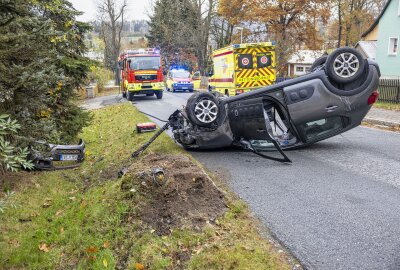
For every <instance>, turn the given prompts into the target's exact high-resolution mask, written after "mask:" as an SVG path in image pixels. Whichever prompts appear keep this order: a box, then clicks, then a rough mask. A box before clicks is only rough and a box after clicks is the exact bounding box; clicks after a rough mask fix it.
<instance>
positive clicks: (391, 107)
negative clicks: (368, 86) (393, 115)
mask: <svg viewBox="0 0 400 270" xmlns="http://www.w3.org/2000/svg"><path fill="white" fill-rule="evenodd" d="M374 107H375V108H380V109H386V110H392V111H400V104H394V103H385V102H377V103H375V104H374Z"/></svg>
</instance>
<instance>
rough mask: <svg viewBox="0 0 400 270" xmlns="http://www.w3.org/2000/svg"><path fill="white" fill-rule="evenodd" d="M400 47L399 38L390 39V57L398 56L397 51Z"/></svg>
mask: <svg viewBox="0 0 400 270" xmlns="http://www.w3.org/2000/svg"><path fill="white" fill-rule="evenodd" d="M398 46H399V39H398V38H393V37H391V38H389V52H388V54H390V55H397V50H398Z"/></svg>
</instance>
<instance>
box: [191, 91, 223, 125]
mask: <svg viewBox="0 0 400 270" xmlns="http://www.w3.org/2000/svg"><path fill="white" fill-rule="evenodd" d="M186 113H187V115H188V117H189V119H190V120H191V121H192V123H194V124H196V125H198V126H200V127H211V126H212V125H213V124H214V123H216V121H217V119H218V117H219V101H218V99H217V98H216V97H215V96H214V95H213V94H211V93H208V92H201V93H196V94H194V95H192V96H191V97H190V98H189V99H188V102H187V105H186Z"/></svg>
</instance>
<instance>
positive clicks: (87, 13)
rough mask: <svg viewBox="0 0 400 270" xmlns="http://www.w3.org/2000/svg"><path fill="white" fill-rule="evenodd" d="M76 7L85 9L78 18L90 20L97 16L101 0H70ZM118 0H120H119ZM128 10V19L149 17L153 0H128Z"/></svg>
mask: <svg viewBox="0 0 400 270" xmlns="http://www.w3.org/2000/svg"><path fill="white" fill-rule="evenodd" d="M69 1H70V2H71V3H72V4H73V5H74V8H75V9H77V10H79V11H83V12H84V14H83V15H82V16H80V17H78V19H79V20H80V21H85V22H86V21H90V20H93V19H95V18H96V12H97V11H96V3H97V2H98V1H100V0H69ZM117 1H118V0H117ZM127 2H128V10H127V13H126V15H127V19H128V20H142V19H148V15H147V13H148V11H151V2H152V0H127Z"/></svg>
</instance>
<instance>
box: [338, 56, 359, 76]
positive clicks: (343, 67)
mask: <svg viewBox="0 0 400 270" xmlns="http://www.w3.org/2000/svg"><path fill="white" fill-rule="evenodd" d="M359 68H360V61H359V60H358V58H357V56H356V55H354V54H352V53H341V54H339V55H338V56H337V57H336V58H335V61H334V62H333V69H334V71H335V73H336V75H338V76H340V77H342V78H350V77H352V76H354V74H356V73H357V71H358V70H359Z"/></svg>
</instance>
